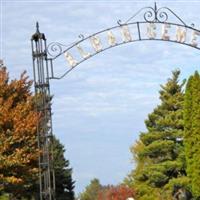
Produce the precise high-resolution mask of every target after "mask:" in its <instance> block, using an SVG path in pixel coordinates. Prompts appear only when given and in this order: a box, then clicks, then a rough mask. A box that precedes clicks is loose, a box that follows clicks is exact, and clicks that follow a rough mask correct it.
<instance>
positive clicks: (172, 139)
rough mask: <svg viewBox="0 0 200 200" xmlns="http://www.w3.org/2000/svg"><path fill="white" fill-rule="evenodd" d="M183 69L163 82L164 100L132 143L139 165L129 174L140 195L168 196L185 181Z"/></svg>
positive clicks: (144, 198)
mask: <svg viewBox="0 0 200 200" xmlns="http://www.w3.org/2000/svg"><path fill="white" fill-rule="evenodd" d="M179 75H180V71H179V70H176V71H173V72H172V78H170V79H168V81H167V83H166V84H165V85H161V90H160V92H159V93H160V100H161V103H160V105H158V106H157V107H156V108H155V109H154V111H153V112H152V113H151V114H149V115H148V119H147V120H146V121H145V124H146V128H147V132H145V133H141V134H140V138H139V141H138V142H137V143H136V144H135V145H134V146H133V147H132V149H131V151H132V153H133V154H134V159H135V161H136V164H137V165H136V169H135V170H134V171H133V173H132V174H131V175H130V177H129V178H131V179H133V183H132V184H133V185H134V187H135V188H136V190H137V191H138V199H141V200H156V199H162V198H163V199H169V197H170V196H171V191H172V187H173V185H174V184H177V183H178V184H181V185H186V184H187V183H188V179H187V178H186V177H185V175H186V172H185V157H184V147H183V134H184V126H183V100H184V94H183V91H182V88H183V85H184V82H183V83H181V84H179V83H178V78H179Z"/></svg>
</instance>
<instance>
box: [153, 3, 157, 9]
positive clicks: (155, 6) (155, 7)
mask: <svg viewBox="0 0 200 200" xmlns="http://www.w3.org/2000/svg"><path fill="white" fill-rule="evenodd" d="M154 9H155V11H157V4H156V2H155V3H154Z"/></svg>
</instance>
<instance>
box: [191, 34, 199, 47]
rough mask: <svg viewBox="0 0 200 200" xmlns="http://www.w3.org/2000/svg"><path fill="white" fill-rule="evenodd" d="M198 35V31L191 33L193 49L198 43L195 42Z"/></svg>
mask: <svg viewBox="0 0 200 200" xmlns="http://www.w3.org/2000/svg"><path fill="white" fill-rule="evenodd" d="M199 35H200V32H198V31H193V32H192V39H191V45H192V46H193V47H196V46H197V45H198V41H197V39H198V37H197V36H199Z"/></svg>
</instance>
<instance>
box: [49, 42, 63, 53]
mask: <svg viewBox="0 0 200 200" xmlns="http://www.w3.org/2000/svg"><path fill="white" fill-rule="evenodd" d="M63 47H66V46H65V45H63V44H61V43H58V42H52V43H50V44H49V45H48V47H47V53H48V54H49V55H50V56H52V57H54V56H57V55H59V54H61V53H62V52H63Z"/></svg>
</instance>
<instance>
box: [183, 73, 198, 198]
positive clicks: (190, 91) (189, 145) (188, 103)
mask: <svg viewBox="0 0 200 200" xmlns="http://www.w3.org/2000/svg"><path fill="white" fill-rule="evenodd" d="M184 124H185V138H184V144H185V153H186V161H187V175H188V177H189V178H190V180H191V189H192V193H193V195H194V196H195V197H199V198H200V156H199V155H200V76H199V73H198V72H195V74H194V75H193V76H191V77H190V78H189V80H188V83H187V86H186V93H185V101H184Z"/></svg>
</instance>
